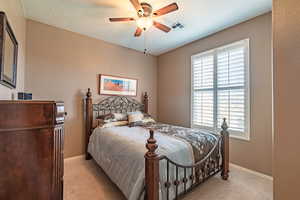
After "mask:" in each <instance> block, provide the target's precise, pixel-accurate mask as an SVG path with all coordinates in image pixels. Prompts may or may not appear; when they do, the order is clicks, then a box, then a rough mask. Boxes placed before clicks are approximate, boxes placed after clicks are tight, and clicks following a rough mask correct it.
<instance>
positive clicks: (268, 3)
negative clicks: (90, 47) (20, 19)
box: [22, 0, 272, 55]
mask: <svg viewBox="0 0 300 200" xmlns="http://www.w3.org/2000/svg"><path fill="white" fill-rule="evenodd" d="M22 1H23V4H24V10H25V11H24V12H25V16H26V17H27V18H29V19H33V20H36V21H39V22H42V23H45V24H49V25H52V26H56V27H59V28H63V29H66V30H70V31H73V32H77V33H81V34H84V35H87V36H90V37H94V38H98V39H101V40H104V41H107V42H111V43H114V44H118V45H121V46H124V47H128V48H131V49H136V50H138V51H143V50H144V37H139V38H135V37H134V36H133V34H134V32H135V29H136V24H135V22H125V23H124V22H123V23H122V22H121V23H110V22H109V21H108V18H109V17H136V11H135V9H134V8H133V6H132V5H131V3H130V2H129V0H22ZM140 1H141V2H143V1H142V0H140ZM144 2H147V3H150V4H151V5H152V7H153V9H154V10H156V9H159V8H161V7H163V6H166V5H168V4H170V3H173V2H176V3H177V4H178V6H179V10H178V11H175V12H173V13H170V14H167V15H165V16H161V17H158V18H157V21H158V22H161V23H164V24H166V25H168V26H171V25H172V24H173V23H175V22H180V23H182V24H183V25H184V29H175V30H171V32H169V33H167V34H166V33H164V32H162V31H160V30H158V29H156V28H154V27H152V28H150V29H149V30H148V32H147V33H146V47H147V49H148V51H149V52H150V53H151V54H152V55H160V54H162V53H165V52H167V51H170V50H172V49H174V48H177V47H179V46H182V45H184V44H187V43H189V42H192V41H194V40H197V39H200V38H202V37H205V36H207V35H210V34H212V33H215V32H217V31H220V30H222V29H224V28H227V27H230V26H232V25H235V24H238V23H240V22H243V21H245V20H248V19H250V18H253V17H255V16H258V15H261V14H263V13H266V12H268V11H271V9H272V0H145V1H144ZM144 35H145V34H144V33H143V36H144Z"/></svg>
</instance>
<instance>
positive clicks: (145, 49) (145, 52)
mask: <svg viewBox="0 0 300 200" xmlns="http://www.w3.org/2000/svg"><path fill="white" fill-rule="evenodd" d="M146 35H147V32H145V34H144V54H145V55H147V48H146Z"/></svg>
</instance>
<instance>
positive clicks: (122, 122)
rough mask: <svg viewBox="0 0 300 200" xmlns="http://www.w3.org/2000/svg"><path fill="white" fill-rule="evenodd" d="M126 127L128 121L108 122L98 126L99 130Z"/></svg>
mask: <svg viewBox="0 0 300 200" xmlns="http://www.w3.org/2000/svg"><path fill="white" fill-rule="evenodd" d="M126 125H128V121H116V122H109V123H105V124H102V125H100V127H101V128H110V127H115V126H126Z"/></svg>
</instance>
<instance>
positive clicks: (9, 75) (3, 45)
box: [0, 12, 18, 88]
mask: <svg viewBox="0 0 300 200" xmlns="http://www.w3.org/2000/svg"><path fill="white" fill-rule="evenodd" d="M17 60H18V42H17V39H16V37H15V35H14V33H13V30H12V28H11V26H10V25H9V23H8V21H7V17H6V15H5V13H4V12H0V83H1V84H2V85H5V86H7V87H9V88H16V84H17Z"/></svg>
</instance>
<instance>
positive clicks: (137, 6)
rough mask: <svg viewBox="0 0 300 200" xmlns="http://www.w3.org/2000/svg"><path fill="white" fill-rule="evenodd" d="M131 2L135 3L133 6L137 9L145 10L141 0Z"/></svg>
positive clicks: (131, 0)
mask: <svg viewBox="0 0 300 200" xmlns="http://www.w3.org/2000/svg"><path fill="white" fill-rule="evenodd" d="M130 2H131V4H132V5H133V7H134V8H135V9H136V11H138V12H139V11H143V9H142V6H141V4H140V2H139V0H130Z"/></svg>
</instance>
